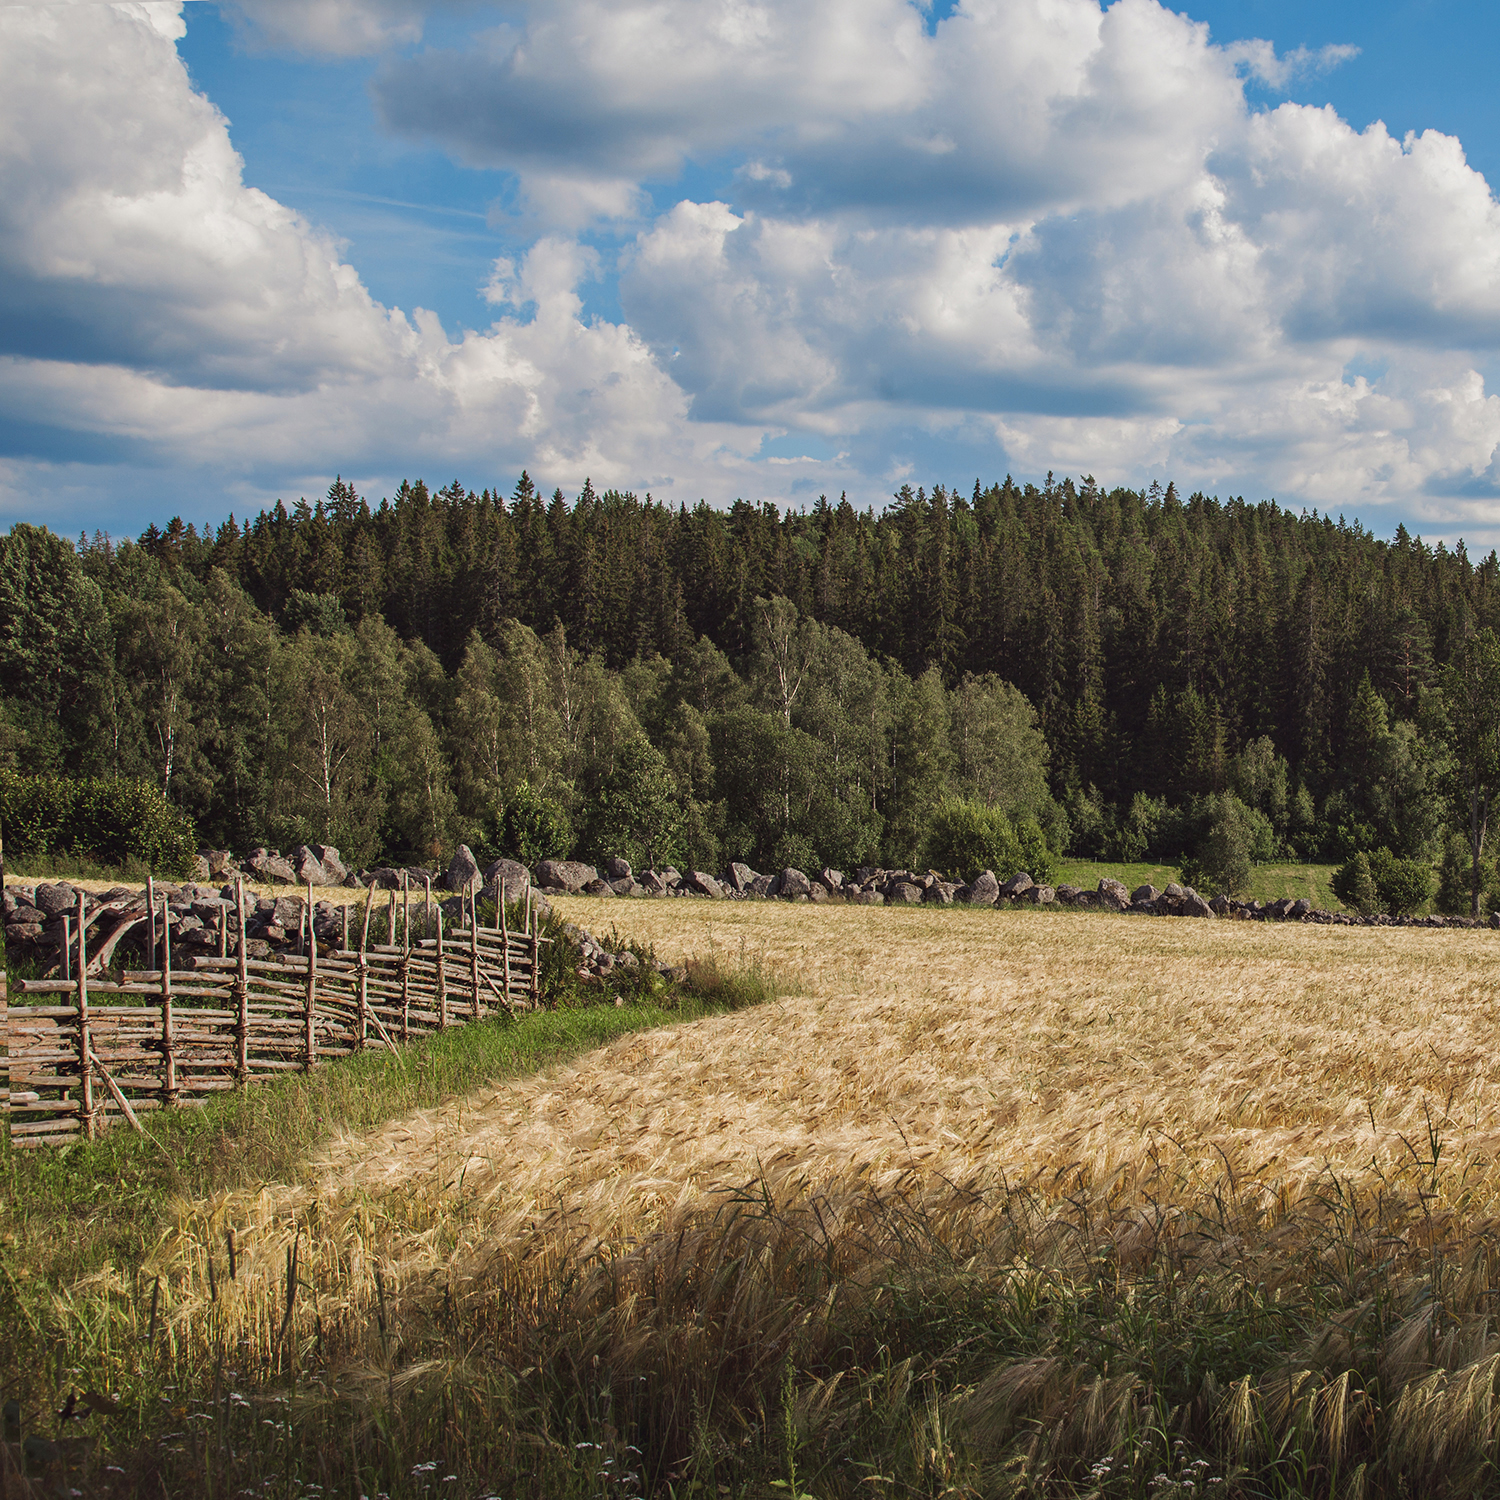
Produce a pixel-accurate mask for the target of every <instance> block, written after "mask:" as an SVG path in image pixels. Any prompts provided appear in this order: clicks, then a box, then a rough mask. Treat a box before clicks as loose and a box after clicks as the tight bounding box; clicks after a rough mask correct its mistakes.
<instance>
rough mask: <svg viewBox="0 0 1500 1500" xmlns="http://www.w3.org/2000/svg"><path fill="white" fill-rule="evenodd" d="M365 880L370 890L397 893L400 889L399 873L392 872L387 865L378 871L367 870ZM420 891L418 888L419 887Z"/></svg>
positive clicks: (398, 871) (397, 871) (396, 871)
mask: <svg viewBox="0 0 1500 1500" xmlns="http://www.w3.org/2000/svg"><path fill="white" fill-rule="evenodd" d="M365 879H366V880H367V881H368V882H369V884H370V888H371V889H372V890H377V891H399V890H400V889H401V872H400V870H393V869H391V867H390V866H389V865H381V866H380V867H379V868H378V869H374V870H367V871H366V872H365ZM419 889H420V887H419Z"/></svg>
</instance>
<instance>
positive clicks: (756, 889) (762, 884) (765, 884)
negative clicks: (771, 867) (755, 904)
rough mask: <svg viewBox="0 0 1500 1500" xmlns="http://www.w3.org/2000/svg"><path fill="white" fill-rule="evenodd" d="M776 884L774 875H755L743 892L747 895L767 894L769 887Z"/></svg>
mask: <svg viewBox="0 0 1500 1500" xmlns="http://www.w3.org/2000/svg"><path fill="white" fill-rule="evenodd" d="M775 884H776V877H775V876H774V875H757V876H756V877H755V879H754V880H752V881H751V882H750V884H749V885H747V886H746V887H745V891H744V894H745V895H747V896H756V897H762V896H769V895H770V894H771V887H772V886H773V885H775Z"/></svg>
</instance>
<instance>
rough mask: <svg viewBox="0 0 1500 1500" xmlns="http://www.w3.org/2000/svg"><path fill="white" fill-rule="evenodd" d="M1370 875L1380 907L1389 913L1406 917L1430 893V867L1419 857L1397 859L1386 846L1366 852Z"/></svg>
mask: <svg viewBox="0 0 1500 1500" xmlns="http://www.w3.org/2000/svg"><path fill="white" fill-rule="evenodd" d="M1370 875H1371V877H1372V878H1373V879H1374V881H1375V894H1376V896H1377V898H1378V899H1379V902H1380V907H1381V910H1383V911H1388V912H1390V914H1391V915H1392V916H1395V917H1404V916H1409V915H1410V914H1411V913H1412V912H1414V911H1417V910H1418V909H1420V908H1421V907H1422V906H1424V905H1425V904H1426V902H1427V898H1428V897H1429V896H1430V895H1431V894H1432V866H1431V865H1429V864H1428V863H1427V861H1426V860H1422V859H1401V858H1399V857H1398V856H1397V855H1394V854H1392V853H1391V851H1390V850H1389V849H1386V848H1380V849H1376V850H1375V851H1374V852H1373V853H1372V854H1371V855H1370Z"/></svg>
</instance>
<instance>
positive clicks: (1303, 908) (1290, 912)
mask: <svg viewBox="0 0 1500 1500" xmlns="http://www.w3.org/2000/svg"><path fill="white" fill-rule="evenodd" d="M1311 910H1312V902H1311V901H1309V900H1308V899H1307V897H1306V896H1299V897H1298V898H1297V900H1295V901H1293V902H1292V904H1291V905H1290V906H1289V907H1288V908H1287V913H1286V914H1287V917H1288V918H1289V919H1290V920H1292V921H1294V922H1295V921H1298V920H1299V919H1300V918H1302V917H1305V916H1306V915H1307V914H1308V912H1310V911H1311Z"/></svg>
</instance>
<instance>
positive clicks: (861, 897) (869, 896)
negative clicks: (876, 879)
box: [849, 891, 885, 906]
mask: <svg viewBox="0 0 1500 1500" xmlns="http://www.w3.org/2000/svg"><path fill="white" fill-rule="evenodd" d="M849 901H850V904H851V905H853V906H884V905H885V897H884V896H882V895H881V894H880V892H879V891H856V892H855V894H854V895H852V896H850V897H849Z"/></svg>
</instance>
